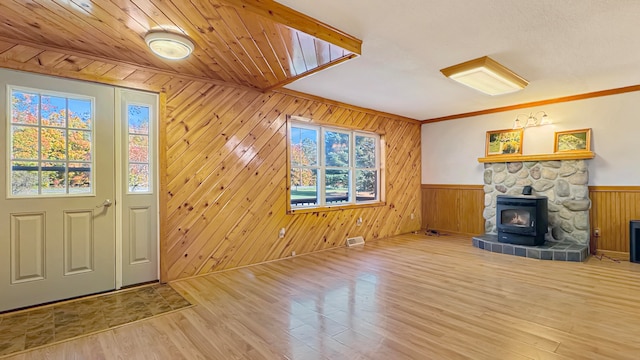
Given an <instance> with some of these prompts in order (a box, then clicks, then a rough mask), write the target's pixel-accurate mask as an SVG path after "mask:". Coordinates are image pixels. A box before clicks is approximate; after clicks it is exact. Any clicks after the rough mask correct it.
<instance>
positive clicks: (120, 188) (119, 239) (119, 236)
mask: <svg viewBox="0 0 640 360" xmlns="http://www.w3.org/2000/svg"><path fill="white" fill-rule="evenodd" d="M114 90H115V94H114V95H115V96H114V98H115V129H114V132H115V134H116V135H115V154H114V156H115V179H116V183H115V192H116V199H115V202H116V206H115V210H116V214H115V216H116V224H115V230H116V239H115V243H116V248H115V252H116V259H115V260H116V261H115V266H116V274H115V275H116V284H115V286H116V290H119V289H121V288H122V286H123V266H124V263H123V257H122V256H123V253H122V251H123V216H124V211H123V210H124V209H123V203H124V202H123V194H124V193H125V191H126V189H125V187H124V183H123V181H122V178H123V175H124V174H123V173H124V171H125V163H124V161H123V159H124V157H123V155H124V154H123V146H124V144H123V136H122V130H123V129H122V127H123V124H125V123H126V122H127V119H123V117H122V107H123V106H126V103H123V101H122V96H121V95H122V93H123V92H126V91H133V92H140V93H144V91H140V90H130V89H123V88H120V87H114ZM147 93H148V92H147ZM152 94H153V95H155V98H156V101H155V109H156V111H155V113H154V119H155V123H154V128H155V131H154V132H153V135H152V136H154V139H153V140H154V143H155V150H154V151H153V152H152V155H153V157H154V158H155V159H154V161H155V164H156V165H155V166H153V167H152V168H153V180H152V182H153V186H154V194H155V203H156V213H155V216H156V222H155V223H156V225H155V226H156V239H155V241H156V244H157V247H156V250H157V251H156V258H157V264H158V265H157V269H156V277H157V279H158V280H159V279H160V181H159V180H160V166H159V164H160V159H159V153H160V152H159V149H158V148H159V145H160V143H159V140H160V139H159V138H160V132H159V127H160V126H159V123H160V121H162V119H160V118H159V114H160V111H159V109H160V96H159V94H158V93H152Z"/></svg>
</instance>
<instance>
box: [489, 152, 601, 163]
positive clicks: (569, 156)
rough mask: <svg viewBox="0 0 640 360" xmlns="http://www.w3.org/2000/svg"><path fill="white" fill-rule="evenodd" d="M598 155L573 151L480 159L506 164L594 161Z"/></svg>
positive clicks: (495, 156) (494, 156)
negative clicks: (518, 162) (517, 162)
mask: <svg viewBox="0 0 640 360" xmlns="http://www.w3.org/2000/svg"><path fill="white" fill-rule="evenodd" d="M594 157H596V153H594V152H593V151H573V152H564V153H555V154H535V155H493V156H487V157H482V158H478V162H481V163H504V162H516V161H553V160H584V159H593V158H594Z"/></svg>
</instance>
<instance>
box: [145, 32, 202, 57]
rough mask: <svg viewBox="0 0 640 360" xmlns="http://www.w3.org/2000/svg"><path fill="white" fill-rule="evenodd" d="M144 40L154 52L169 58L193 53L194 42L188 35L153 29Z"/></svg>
mask: <svg viewBox="0 0 640 360" xmlns="http://www.w3.org/2000/svg"><path fill="white" fill-rule="evenodd" d="M144 41H145V42H146V43H147V46H148V47H149V49H151V51H153V53H154V54H156V55H158V56H160V57H163V58H165V59H169V60H180V59H184V58H186V57H188V56H189V55H191V52H192V51H193V49H194V45H193V42H192V41H191V40H189V38H188V37H186V36H184V35H180V34H176V33H172V32H166V31H151V32H148V33H147V35H145V37H144Z"/></svg>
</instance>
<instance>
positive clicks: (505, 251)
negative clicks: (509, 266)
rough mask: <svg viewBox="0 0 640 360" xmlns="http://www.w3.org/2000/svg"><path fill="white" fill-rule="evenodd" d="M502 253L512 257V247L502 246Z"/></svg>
mask: <svg viewBox="0 0 640 360" xmlns="http://www.w3.org/2000/svg"><path fill="white" fill-rule="evenodd" d="M502 253H503V254H509V255H513V246H512V245H502Z"/></svg>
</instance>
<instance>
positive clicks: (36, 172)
mask: <svg viewBox="0 0 640 360" xmlns="http://www.w3.org/2000/svg"><path fill="white" fill-rule="evenodd" d="M9 90H10V96H11V99H10V100H11V109H10V118H11V122H10V137H11V138H10V141H9V144H10V145H9V146H10V154H11V157H10V159H9V161H10V175H9V178H10V184H11V189H10V190H11V192H10V194H11V195H12V196H38V195H64V194H89V193H92V192H93V190H92V189H93V187H92V184H93V172H92V168H93V160H92V148H93V146H92V141H93V140H92V139H93V134H92V127H93V121H94V110H93V109H94V103H93V102H94V100H93V98H89V97H83V96H80V95H78V96H76V95H66V94H54V93H44V92H40V91H37V90H33V89H21V88H13V87H12V88H10V89H9Z"/></svg>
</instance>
